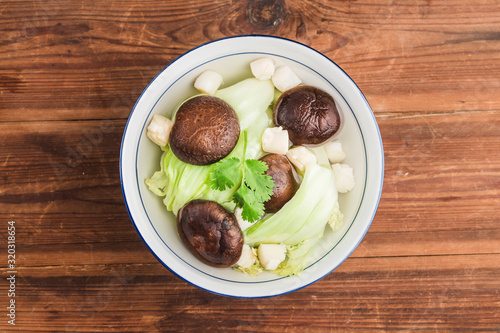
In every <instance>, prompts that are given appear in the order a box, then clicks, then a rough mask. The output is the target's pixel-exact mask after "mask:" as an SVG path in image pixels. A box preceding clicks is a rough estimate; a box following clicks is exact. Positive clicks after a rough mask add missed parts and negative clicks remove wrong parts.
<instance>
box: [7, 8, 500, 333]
mask: <svg viewBox="0 0 500 333" xmlns="http://www.w3.org/2000/svg"><path fill="white" fill-rule="evenodd" d="M0 32H1V33H0V165H1V170H2V174H1V175H2V177H1V178H0V222H1V223H3V224H4V225H3V226H0V229H4V231H2V232H1V233H0V234H1V236H0V239H1V240H0V243H1V247H2V248H3V249H5V248H6V239H7V234H6V233H5V230H6V227H7V225H6V223H7V221H9V220H15V221H16V251H17V252H16V254H17V258H16V267H17V270H18V274H17V281H16V326H12V325H8V324H7V316H6V314H7V311H6V310H5V307H6V306H7V305H8V302H9V297H8V296H7V290H8V284H7V281H6V280H5V279H6V277H7V276H8V274H7V271H8V269H7V267H6V266H5V265H6V263H7V262H6V260H4V261H3V262H1V264H0V269H1V270H2V280H3V281H4V282H2V283H0V285H1V286H2V287H1V289H2V290H3V291H1V292H0V309H4V310H1V316H0V318H3V319H1V320H0V331H1V332H7V331H21V332H73V331H75V332H102V331H106V332H124V331H130V332H167V331H168V332H181V331H192V332H199V331H208V332H212V331H214V332H219V331H220V332H226V331H227V332H242V331H243V332H254V331H259V332H283V331H285V332H286V331H291V332H294V331H303V332H338V331H347V330H357V331H370V332H376V331H380V332H385V331H410V330H422V331H425V332H427V331H439V332H449V331H467V332H470V331H481V332H497V331H498V330H499V329H500V294H499V290H500V279H499V278H498V276H500V227H499V225H500V224H499V223H500V210H499V209H498V207H500V154H499V152H498V147H500V94H499V91H500V5H499V3H498V1H496V0H484V1H472V0H465V1H463V0H462V1H458V0H417V1H411V2H410V1H397V0H384V1H373V0H357V1H356V0H350V1H313V0H306V1H300V0H288V1H284V0H249V1H232V0H220V1H213V0H196V1H195V0H187V1H153V0H147V1H141V2H140V1H135V0H124V1H109V2H90V1H83V0H74V1H73V0H72V1H61V0H50V1H41V0H35V1H30V2H26V1H14V0H11V1H4V2H2V3H1V4H0ZM250 33H254V34H272V35H277V36H282V37H286V38H290V39H293V40H297V41H299V42H302V43H305V44H307V45H309V46H311V47H313V48H315V49H317V50H319V51H321V52H323V53H324V54H325V55H326V56H328V57H329V58H330V59H332V60H333V61H335V62H336V63H337V64H338V65H340V66H341V67H342V68H343V69H344V70H345V71H346V72H347V73H348V74H349V75H350V76H351V77H352V78H353V79H354V80H355V82H356V83H357V84H358V86H359V87H360V88H361V90H362V91H363V93H364V94H365V96H366V98H367V100H368V101H369V103H370V105H371V106H372V109H373V111H374V113H375V115H376V119H377V122H378V124H379V127H380V131H381V134H382V139H383V143H384V152H385V181H384V188H383V194H382V198H381V202H380V206H379V210H378V212H377V215H376V217H375V219H374V221H373V223H372V226H371V228H370V230H369V231H368V233H367V235H366V237H365V238H364V240H363V241H362V242H361V244H360V245H359V247H358V248H357V249H356V250H355V251H354V253H353V254H352V255H351V256H350V258H348V259H347V260H346V261H345V262H344V263H343V264H342V265H341V266H340V267H339V268H338V269H336V270H335V271H334V272H333V273H331V274H329V275H328V276H326V277H325V278H323V279H322V280H320V281H319V282H317V283H315V284H313V285H311V286H308V287H306V288H304V289H302V290H299V291H296V292H294V293H291V294H288V295H283V296H279V297H274V298H269V299H255V300H240V299H230V298H226V297H221V296H217V295H213V294H210V293H207V292H205V291H202V290H199V289H197V288H195V287H193V286H191V285H189V284H188V283H186V282H184V281H182V280H181V279H179V278H178V277H176V276H175V275H174V274H172V273H171V272H170V271H169V270H168V269H166V268H165V267H164V266H162V265H161V264H160V263H159V262H158V261H157V260H156V259H155V258H154V256H153V255H152V254H151V253H150V252H149V251H148V249H147V247H146V246H145V245H144V244H143V243H142V241H141V239H140V237H139V236H138V235H137V233H136V231H135V229H134V227H133V225H132V224H131V223H130V220H129V217H128V214H127V211H126V208H125V206H124V204H123V199H122V194H121V188H120V180H119V175H118V162H119V151H120V143H121V137H122V133H123V129H124V127H125V124H126V120H127V117H128V115H129V113H130V110H131V108H132V107H133V105H134V103H135V100H136V99H137V97H138V96H139V95H140V93H141V92H142V90H143V89H144V88H145V87H146V85H147V84H148V83H149V82H150V81H151V80H152V79H153V78H154V76H155V75H156V74H157V73H158V72H159V71H160V70H161V69H162V68H163V67H165V66H166V65H168V64H169V63H170V62H171V61H173V60H174V59H175V58H176V57H178V56H180V55H181V54H182V53H184V52H186V51H187V50H189V49H191V48H193V47H195V46H197V45H199V44H202V43H205V42H208V41H211V40H213V39H216V38H221V37H225V36H232V35H236V34H250Z"/></svg>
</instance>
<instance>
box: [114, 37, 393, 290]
mask: <svg viewBox="0 0 500 333" xmlns="http://www.w3.org/2000/svg"><path fill="white" fill-rule="evenodd" d="M263 56H270V57H272V58H273V59H274V60H275V61H276V63H277V65H285V64H286V65H288V66H290V67H291V68H292V69H293V70H294V72H295V73H296V74H297V75H298V76H299V77H300V78H301V79H302V81H303V83H305V84H309V85H313V86H316V87H318V88H321V89H323V90H325V91H327V92H329V93H330V94H331V95H332V96H333V97H334V98H335V99H336V101H337V103H338V104H339V106H340V108H341V110H342V112H343V116H344V126H343V128H342V131H341V133H340V134H339V136H338V137H337V138H338V139H339V140H340V141H341V142H342V144H343V147H344V150H345V151H346V153H347V159H346V160H345V163H347V164H349V165H351V166H352V167H353V168H354V172H355V175H356V186H355V188H354V190H353V191H351V192H349V193H347V194H340V195H339V204H340V209H341V211H342V212H343V213H344V215H345V222H344V225H343V227H342V228H341V229H340V230H339V231H337V232H332V231H331V230H330V228H329V227H327V230H326V232H325V236H324V237H323V239H322V243H321V245H320V246H318V248H316V251H315V258H314V261H313V263H312V264H311V265H310V266H309V267H307V268H306V269H305V270H304V272H303V273H302V274H301V276H300V277H296V276H294V277H280V276H277V275H274V274H271V273H264V274H261V275H259V276H257V277H251V276H247V275H245V274H242V273H240V272H237V271H234V270H232V269H231V268H225V269H221V268H213V267H210V266H208V265H205V264H203V263H202V262H200V261H199V260H198V259H196V258H195V257H194V256H193V255H192V254H191V253H190V252H189V250H188V249H187V248H186V247H185V246H184V244H183V243H182V241H181V240H180V238H179V236H178V233H177V229H176V223H175V217H174V215H173V214H171V213H170V212H168V211H167V210H166V208H165V206H164V205H163V204H162V201H161V198H159V197H157V196H155V195H154V194H153V193H151V192H150V191H149V190H148V188H147V187H146V185H145V183H144V180H145V179H146V178H148V177H150V176H151V175H152V174H153V172H154V171H157V170H158V169H159V165H160V164H159V163H160V162H159V161H160V155H161V152H160V149H159V148H158V146H156V145H155V144H153V143H152V142H151V141H150V140H149V139H147V137H146V127H147V124H148V123H149V121H150V119H151V117H152V116H153V115H154V114H168V113H170V112H172V110H173V109H174V108H175V106H177V104H178V103H180V102H181V101H183V100H184V99H186V98H187V97H189V96H192V95H194V94H195V93H196V90H195V89H194V88H193V82H194V79H195V78H196V77H197V76H198V75H199V74H200V73H202V72H203V71H205V70H207V69H211V70H215V71H217V72H219V73H221V74H222V76H223V77H224V86H229V85H231V84H233V83H236V82H237V81H239V80H241V79H243V78H246V77H251V72H250V67H249V63H250V62H251V61H252V60H254V59H256V58H259V57H263ZM383 175H384V154H383V147H382V140H381V137H380V132H379V129H378V126H377V122H376V120H375V117H374V115H373V112H372V110H371V108H370V106H369V105H368V102H367V101H366V99H365V98H364V96H363V94H362V93H361V91H360V90H359V88H358V87H357V86H356V84H355V83H354V82H353V81H352V80H351V79H350V78H349V76H348V75H347V74H346V73H345V72H344V71H343V70H342V69H341V68H340V67H339V66H337V65H336V64H335V63H334V62H332V61H331V60H330V59H328V58H327V57H325V56H324V55H322V54H321V53H319V52H317V51H315V50H314V49H312V48H310V47H308V46H305V45H303V44H300V43H297V42H294V41H291V40H287V39H283V38H277V37H271V36H256V35H248V36H235V37H229V38H224V39H220V40H216V41H213V42H209V43H206V44H203V45H201V46H199V47H197V48H195V49H193V50H191V51H189V52H187V53H185V54H183V55H182V56H180V57H179V58H177V59H176V60H175V61H173V62H172V63H170V64H169V65H168V66H167V67H165V68H164V69H163V70H162V71H161V72H160V73H159V74H158V75H157V76H156V77H155V78H154V79H153V80H152V81H151V83H150V84H149V85H148V86H147V87H146V89H145V90H144V91H143V93H142V95H141V96H140V97H139V99H138V100H137V103H136V104H135V106H134V108H133V110H132V112H131V114H130V117H129V119H128V122H127V125H126V127H125V131H124V134H123V140H122V146H121V152H120V178H121V184H122V191H123V196H124V199H125V204H126V206H127V209H128V212H129V215H130V218H131V220H132V223H133V224H134V226H135V228H136V229H137V232H138V233H139V235H140V236H141V238H142V239H143V241H144V243H145V244H146V245H147V246H148V248H149V249H150V250H151V252H152V253H153V254H154V255H155V256H156V258H157V259H158V260H159V261H160V262H161V263H162V264H163V265H165V266H166V267H167V268H168V269H169V270H170V271H172V272H173V273H174V274H176V275H177V276H179V277H180V278H182V279H184V280H185V281H187V282H189V283H191V284H193V285H195V286H197V287H199V288H201V289H204V290H207V291H210V292H212V293H216V294H220V295H225V296H233V297H241V298H256V297H268V296H275V295H280V294H285V293H288V292H291V291H294V290H297V289H300V288H303V287H305V286H307V285H309V284H311V283H314V282H316V281H318V280H319V279H321V278H322V277H324V276H326V275H328V274H329V273H330V272H332V271H333V270H334V269H335V268H336V267H338V266H339V265H340V264H341V263H342V262H343V261H344V260H345V259H346V258H347V257H348V256H349V255H350V254H351V253H352V252H353V251H354V249H355V248H356V247H357V246H358V244H359V243H360V242H361V240H362V239H363V237H364V235H365V233H366V232H367V230H368V228H369V227H370V224H371V222H372V220H373V218H374V216H375V212H376V210H377V207H378V203H379V200H380V195H381V192H382V183H383Z"/></svg>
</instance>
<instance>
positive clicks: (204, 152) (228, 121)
mask: <svg viewBox="0 0 500 333" xmlns="http://www.w3.org/2000/svg"><path fill="white" fill-rule="evenodd" d="M239 135H240V123H239V120H238V116H237V114H236V112H235V111H234V110H233V108H232V107H231V106H230V105H229V104H228V103H226V102H225V101H223V100H222V99H220V98H217V97H214V96H206V95H201V96H196V97H193V98H191V99H189V100H187V101H186V102H184V103H183V104H182V105H181V106H180V107H179V109H178V111H177V113H176V115H175V121H174V125H173V127H172V131H171V133H170V148H171V149H172V152H173V153H174V154H175V156H177V158H179V159H180V160H181V161H183V162H186V163H189V164H194V165H208V164H212V163H215V162H217V161H219V160H221V159H223V158H224V157H226V156H227V155H228V154H229V153H230V152H231V151H232V150H233V148H234V147H235V146H236V143H237V142H238V138H239Z"/></svg>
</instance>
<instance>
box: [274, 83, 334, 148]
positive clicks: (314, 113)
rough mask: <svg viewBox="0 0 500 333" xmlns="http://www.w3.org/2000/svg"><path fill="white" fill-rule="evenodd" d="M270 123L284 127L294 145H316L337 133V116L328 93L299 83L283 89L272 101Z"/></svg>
mask: <svg viewBox="0 0 500 333" xmlns="http://www.w3.org/2000/svg"><path fill="white" fill-rule="evenodd" d="M274 123H275V124H276V126H281V127H283V128H284V129H286V130H288V135H289V138H290V141H292V143H293V144H294V145H319V144H322V143H324V142H326V141H328V140H329V139H330V138H332V137H333V135H334V134H335V133H337V131H338V130H339V128H340V125H341V117H340V114H339V111H338V110H337V107H336V105H335V101H334V99H333V97H332V96H331V95H330V94H328V93H327V92H325V91H323V90H321V89H319V88H316V87H312V86H308V85H299V86H296V87H295V88H292V89H289V90H287V91H285V92H284V93H283V94H282V95H281V96H280V97H279V98H278V100H277V101H276V104H275V106H274Z"/></svg>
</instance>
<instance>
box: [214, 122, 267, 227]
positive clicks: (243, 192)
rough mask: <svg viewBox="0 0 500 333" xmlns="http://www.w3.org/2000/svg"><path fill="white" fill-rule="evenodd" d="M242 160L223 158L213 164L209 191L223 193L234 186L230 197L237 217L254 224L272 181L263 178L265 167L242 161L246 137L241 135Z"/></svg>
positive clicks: (261, 211) (244, 134)
mask: <svg viewBox="0 0 500 333" xmlns="http://www.w3.org/2000/svg"><path fill="white" fill-rule="evenodd" d="M243 136H244V137H243V139H244V148H243V158H242V160H240V159H239V158H237V157H231V158H225V159H223V160H220V161H219V162H217V163H215V164H214V165H213V166H212V170H211V172H210V187H211V188H212V189H214V190H219V191H223V190H225V189H226V188H232V187H234V186H238V189H237V190H236V192H234V194H233V201H234V203H236V205H237V206H238V207H240V208H242V212H241V217H242V218H243V219H244V220H247V221H249V222H255V221H257V220H259V218H260V217H261V216H262V215H264V202H266V201H268V200H269V199H270V198H271V196H272V195H273V188H274V181H273V180H272V178H271V177H270V176H268V175H266V174H265V172H266V171H267V169H268V166H267V164H266V163H264V162H262V161H258V160H254V159H246V158H245V155H246V146H247V133H246V132H245V131H244V132H243Z"/></svg>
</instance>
